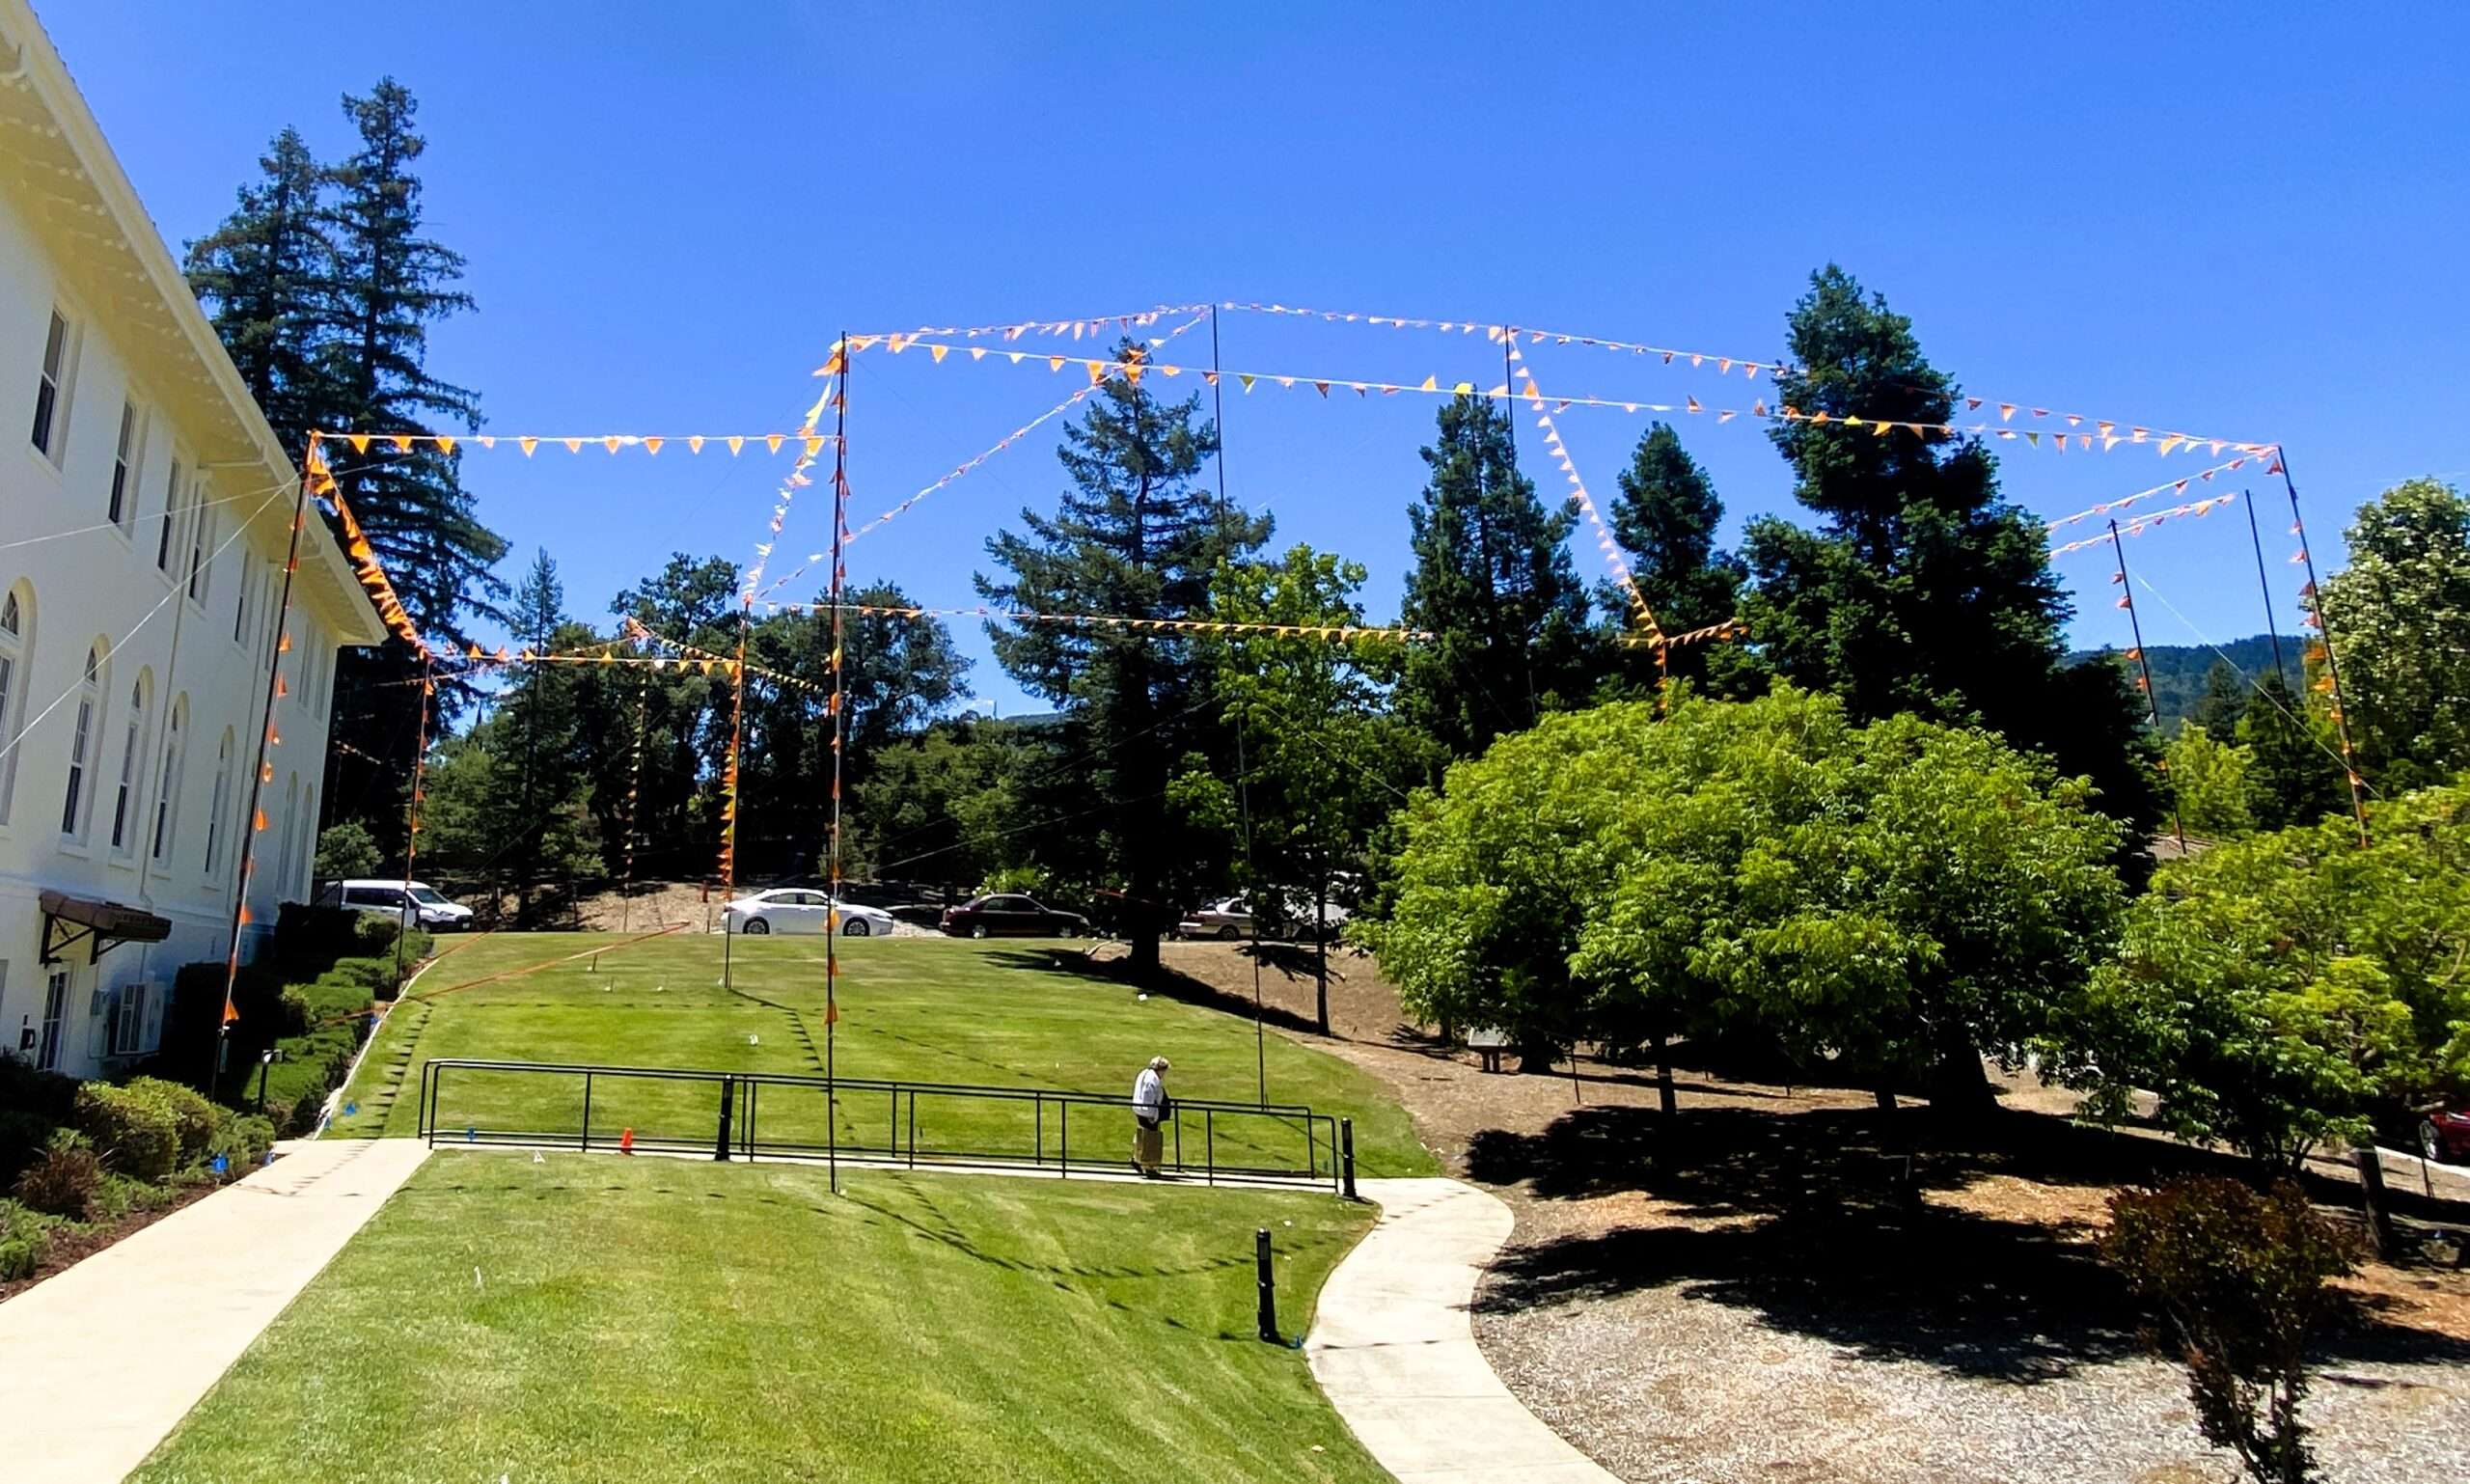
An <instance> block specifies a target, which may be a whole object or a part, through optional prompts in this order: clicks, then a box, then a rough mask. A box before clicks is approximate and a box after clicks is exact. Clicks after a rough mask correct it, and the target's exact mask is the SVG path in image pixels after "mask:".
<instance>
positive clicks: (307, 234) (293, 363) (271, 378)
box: [186, 127, 336, 459]
mask: <svg viewBox="0 0 2470 1484" xmlns="http://www.w3.org/2000/svg"><path fill="white" fill-rule="evenodd" d="M258 167H259V169H260V170H261V172H262V175H261V179H259V180H258V181H257V182H255V183H253V184H250V185H244V186H242V187H240V192H239V204H238V205H237V206H235V207H234V208H233V212H232V214H231V215H230V216H227V217H225V218H224V219H223V222H222V225H220V226H218V227H216V228H215V229H214V231H213V232H211V233H209V234H206V235H205V236H203V237H200V238H198V239H197V240H196V241H193V242H191V243H189V244H188V257H187V263H186V268H187V273H188V280H189V287H190V289H193V290H194V291H195V292H196V294H197V296H198V298H199V299H200V300H201V301H202V302H203V303H204V304H205V306H206V311H207V314H208V316H209V317H210V318H211V319H212V321H213V324H214V331H215V334H216V335H217V336H218V337H220V338H221V340H222V342H223V348H224V349H225V350H226V351H227V352H229V353H230V355H231V357H232V364H233V366H234V367H236V368H238V370H239V372H240V380H241V382H242V384H243V385H245V386H247V387H248V389H249V395H250V396H251V397H252V398H255V399H256V400H257V403H258V407H259V410H261V412H263V413H264V414H265V417H266V421H267V422H268V423H270V424H272V425H273V426H274V430H275V434H276V436H278V437H280V438H281V439H282V440H283V446H284V449H285V451H286V452H288V453H290V454H291V456H292V457H293V458H294V459H297V458H299V457H300V455H301V453H302V452H303V451H304V450H305V449H306V447H307V446H308V442H309V430H310V429H311V428H313V427H316V426H322V425H323V423H324V422H325V420H326V419H327V417H328V416H329V413H330V411H331V409H332V406H333V396H332V391H333V389H332V387H331V386H330V385H329V384H328V383H327V381H326V380H325V378H324V375H323V371H322V368H321V367H320V365H319V362H318V342H319V339H320V335H321V331H322V330H323V329H324V326H325V319H324V316H325V315H326V314H327V312H328V309H329V301H330V298H331V295H332V294H333V292H334V288H335V273H336V258H335V247H334V243H333V242H332V241H331V240H330V239H329V238H328V237H327V235H326V225H327V224H326V217H325V206H324V200H323V192H324V188H325V183H326V181H325V173H324V172H323V171H322V170H321V169H320V168H319V167H318V164H317V162H316V159H315V158H313V157H312V156H311V155H310V153H309V146H308V144H307V143H306V142H305V141H303V140H302V139H301V137H300V131H299V130H297V129H294V128H289V127H287V128H285V129H284V130H283V132H281V133H279V134H277V135H275V137H274V141H273V143H272V144H271V145H270V146H268V149H267V152H266V153H265V154H263V155H261V156H260V157H259V160H258Z"/></svg>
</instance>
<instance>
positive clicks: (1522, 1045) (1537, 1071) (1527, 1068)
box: [1518, 1036, 1560, 1077]
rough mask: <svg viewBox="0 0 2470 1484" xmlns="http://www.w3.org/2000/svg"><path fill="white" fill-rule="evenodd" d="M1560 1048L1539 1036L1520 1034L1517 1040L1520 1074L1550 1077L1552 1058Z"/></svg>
mask: <svg viewBox="0 0 2470 1484" xmlns="http://www.w3.org/2000/svg"><path fill="white" fill-rule="evenodd" d="M1559 1052H1560V1048H1559V1047H1557V1046H1555V1045H1553V1044H1552V1043H1551V1042H1550V1041H1547V1040H1544V1039H1542V1038H1541V1037H1530V1036H1521V1037H1519V1041H1518V1070H1519V1073H1520V1075H1522V1076H1531V1077H1550V1076H1551V1075H1552V1058H1554V1057H1555V1056H1557V1055H1558V1054H1559Z"/></svg>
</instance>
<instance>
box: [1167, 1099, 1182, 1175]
mask: <svg viewBox="0 0 2470 1484" xmlns="http://www.w3.org/2000/svg"><path fill="white" fill-rule="evenodd" d="M1166 1121H1167V1122H1169V1123H1171V1124H1173V1125H1174V1126H1175V1173H1177V1174H1182V1173H1183V1172H1184V1120H1183V1119H1181V1118H1179V1117H1177V1116H1175V1113H1174V1111H1173V1110H1169V1111H1168V1113H1167V1114H1166Z"/></svg>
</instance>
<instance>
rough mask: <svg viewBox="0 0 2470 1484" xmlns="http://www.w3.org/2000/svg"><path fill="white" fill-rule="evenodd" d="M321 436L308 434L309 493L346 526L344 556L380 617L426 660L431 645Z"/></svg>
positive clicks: (306, 467)
mask: <svg viewBox="0 0 2470 1484" xmlns="http://www.w3.org/2000/svg"><path fill="white" fill-rule="evenodd" d="M319 436H320V435H318V434H316V433H311V434H310V435H309V452H308V453H307V454H306V455H305V457H304V459H303V466H304V467H305V469H306V470H307V475H308V480H309V493H310V494H312V495H315V496H316V497H317V498H318V499H321V500H323V501H325V502H326V503H327V505H329V506H331V507H332V508H334V512H335V518H336V519H337V520H338V521H339V522H341V523H342V525H343V555H344V556H345V557H347V558H349V559H350V561H351V566H352V573H353V575H354V576H356V577H357V578H359V580H360V585H361V587H362V588H363V589H364V590H366V591H368V593H369V600H370V601H371V603H373V604H374V605H376V608H377V617H378V618H379V619H380V620H381V621H383V622H384V623H385V625H386V627H387V628H389V629H391V630H393V631H394V634H395V637H396V638H398V639H400V640H401V641H403V643H405V644H407V645H409V646H412V653H413V654H415V655H417V656H419V657H420V658H422V659H427V658H429V647H428V644H427V642H426V641H425V640H424V639H422V638H421V631H420V626H419V625H418V624H415V623H414V622H412V616H411V615H410V614H409V613H407V612H405V611H404V608H403V600H402V599H401V598H400V597H399V596H398V595H397V594H396V592H395V584H394V582H393V581H392V580H391V579H389V578H388V577H387V575H386V568H385V567H384V566H383V565H382V564H381V563H379V562H378V560H377V553H376V551H375V549H374V548H372V547H371V545H370V544H369V536H368V535H367V533H365V532H363V531H362V530H361V529H360V522H359V521H358V520H357V519H355V518H354V517H353V515H352V513H351V507H350V506H348V505H346V504H344V503H343V489H342V487H341V486H339V485H338V484H336V482H335V474H334V470H333V469H332V468H330V467H329V466H328V465H327V463H326V455H325V452H324V450H323V448H322V447H321V446H320V443H319ZM290 642H291V636H290V635H288V634H286V635H285V636H283V643H285V644H286V645H288V644H289V643H290Z"/></svg>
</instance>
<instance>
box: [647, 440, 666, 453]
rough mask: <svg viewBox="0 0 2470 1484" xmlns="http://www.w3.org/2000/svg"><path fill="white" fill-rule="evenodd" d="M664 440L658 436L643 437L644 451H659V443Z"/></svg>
mask: <svg viewBox="0 0 2470 1484" xmlns="http://www.w3.org/2000/svg"><path fill="white" fill-rule="evenodd" d="M665 441H666V440H664V439H660V438H645V440H644V452H645V453H659V452H660V446H661V444H662V443H663V442H665Z"/></svg>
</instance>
